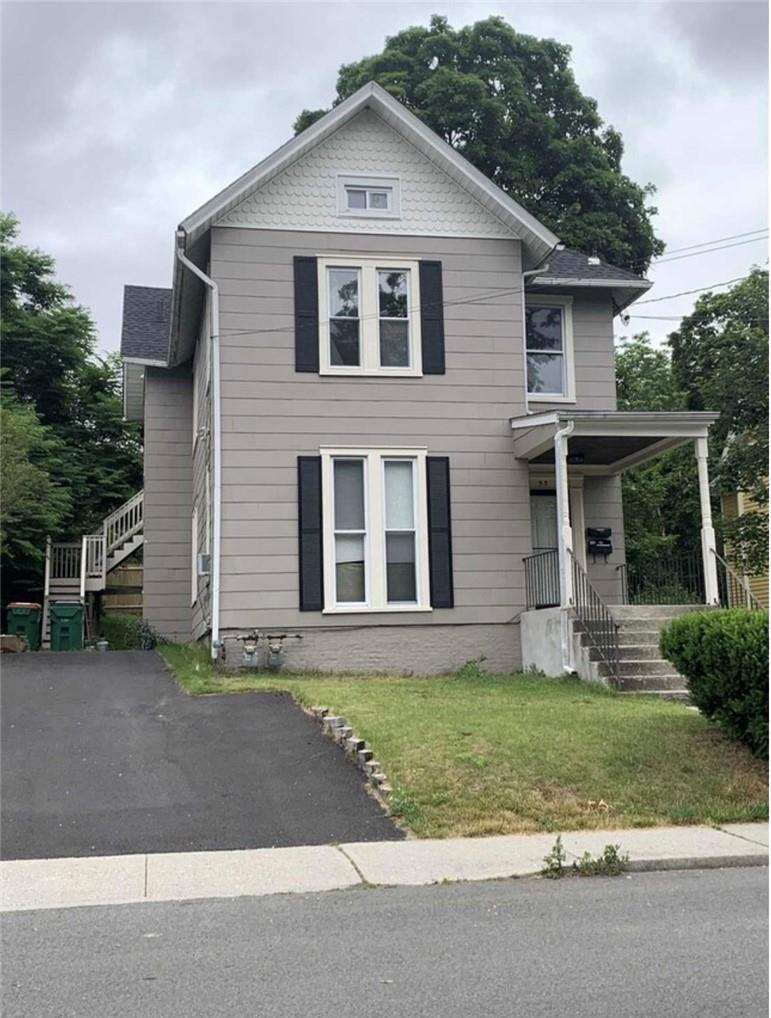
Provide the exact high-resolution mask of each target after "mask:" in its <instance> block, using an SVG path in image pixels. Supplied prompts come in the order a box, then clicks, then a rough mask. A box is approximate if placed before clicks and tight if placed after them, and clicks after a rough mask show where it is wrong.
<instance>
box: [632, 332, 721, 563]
mask: <svg viewBox="0 0 771 1018" xmlns="http://www.w3.org/2000/svg"><path fill="white" fill-rule="evenodd" d="M616 390H617V393H618V406H619V410H683V409H685V393H684V392H683V391H682V390H681V389H680V388H679V386H678V384H677V380H676V378H675V374H674V372H673V369H672V362H671V359H670V356H669V351H668V350H667V349H661V348H655V347H653V346H652V345H651V341H650V337H649V336H648V334H647V333H646V332H643V333H640V334H639V335H637V336H633V337H632V338H631V339H628V340H624V341H623V342H622V343H621V345H620V346H619V347H618V348H617V350H616ZM623 498H624V528H625V540H626V555H627V561H628V562H629V563H630V565H631V566H632V567H633V568H635V569H637V570H638V572H640V571H644V570H645V568H646V566H647V565H649V564H650V563H651V562H653V561H655V560H657V559H660V558H661V557H662V556H664V555H667V554H670V553H672V552H688V551H696V550H697V549H698V548H699V546H700V545H699V541H700V537H699V534H700V526H701V525H700V507H699V488H698V481H697V475H696V460H695V457H694V455H693V450H692V449H691V448H684V449H674V450H672V451H671V452H667V453H663V454H662V455H661V456H657V457H656V459H654V460H651V461H650V462H649V463H645V464H643V465H642V466H639V467H637V468H635V469H633V470H628V471H626V473H625V474H624V477H623Z"/></svg>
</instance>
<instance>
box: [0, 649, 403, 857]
mask: <svg viewBox="0 0 771 1018" xmlns="http://www.w3.org/2000/svg"><path fill="white" fill-rule="evenodd" d="M2 705H3V711H2V726H3V727H2V829H1V834H2V857H3V858H4V859H44V858H55V857H57V858H63V857H76V856H111V855H113V856H114V855H123V854H132V853H145V852H152V853H166V852H198V851H212V850H226V849H247V848H266V847H272V846H296V845H324V844H328V843H330V842H336V841H360V840H361V841H369V840H378V841H381V840H388V839H394V838H400V837H401V834H400V832H399V831H398V830H397V828H396V827H395V826H394V824H393V823H392V822H391V820H389V819H388V817H387V816H385V814H384V813H383V811H382V810H381V808H380V806H379V805H378V804H377V803H376V802H375V800H374V799H373V798H372V797H371V796H370V795H368V794H367V791H366V788H365V782H364V777H363V775H362V774H361V772H360V771H358V770H357V769H356V768H355V767H352V766H351V765H350V763H349V762H348V761H347V760H346V759H345V757H344V756H343V754H342V753H341V752H340V750H339V748H338V747H337V746H335V745H334V744H333V743H331V742H330V741H329V740H328V739H326V738H324V736H323V735H322V734H321V728H320V726H319V725H318V724H317V723H316V722H315V721H314V720H313V719H312V718H310V717H308V716H307V715H306V714H305V713H304V712H303V711H301V710H300V709H299V707H297V706H296V705H295V704H294V703H293V701H292V699H291V697H290V696H289V695H288V694H283V693H243V694H240V695H239V696H227V695H223V696H199V697H191V696H187V695H186V694H185V693H183V692H182V691H181V690H180V689H179V688H178V687H177V686H176V684H175V683H174V681H173V680H172V678H171V676H170V675H169V673H168V672H167V670H166V668H165V667H164V665H163V662H162V661H161V659H160V657H158V655H157V654H155V653H152V652H147V651H146V652H142V651H136V652H125V653H120V652H114V653H109V654H96V653H86V652H83V653H68V654H43V653H40V654H19V655H17V656H13V655H5V656H4V658H3V669H2Z"/></svg>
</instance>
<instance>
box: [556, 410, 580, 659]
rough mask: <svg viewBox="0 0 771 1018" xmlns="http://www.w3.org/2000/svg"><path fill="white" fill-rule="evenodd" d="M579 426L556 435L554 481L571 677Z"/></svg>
mask: <svg viewBox="0 0 771 1018" xmlns="http://www.w3.org/2000/svg"><path fill="white" fill-rule="evenodd" d="M574 427H575V423H574V422H573V421H568V423H567V424H566V425H565V427H564V428H560V429H559V430H558V431H556V432H555V434H554V477H555V481H556V488H557V557H558V560H559V574H560V576H559V579H560V631H561V643H562V669H563V671H564V672H566V673H567V674H569V675H574V674H575V667H574V665H573V655H572V652H571V644H570V624H569V621H568V611H569V609H570V602H571V600H572V596H573V594H572V587H573V584H572V580H573V573H572V562H571V559H570V555H569V554H568V548H569V549H570V551H572V550H573V547H572V545H573V541H572V534H571V531H570V501H569V500H570V492H569V489H568V475H567V441H568V438H569V436H570V435H571V434H572V432H573V428H574Z"/></svg>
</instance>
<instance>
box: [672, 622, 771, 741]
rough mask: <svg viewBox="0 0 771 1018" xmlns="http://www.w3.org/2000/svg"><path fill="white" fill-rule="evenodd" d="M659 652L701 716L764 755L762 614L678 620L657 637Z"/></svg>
mask: <svg viewBox="0 0 771 1018" xmlns="http://www.w3.org/2000/svg"><path fill="white" fill-rule="evenodd" d="M661 653H662V654H663V655H664V657H665V658H667V660H669V661H671V662H672V664H673V665H674V666H675V668H677V670H678V671H679V672H680V673H681V675H684V676H685V678H686V680H687V682H688V690H689V692H690V694H691V700H692V701H693V703H694V705H695V706H696V707H698V708H699V710H700V711H701V713H702V714H704V716H705V717H708V718H710V719H711V720H714V721H716V722H717V723H718V724H719V725H720V727H721V728H722V729H723V731H725V732H726V734H727V735H730V736H731V738H734V739H738V740H739V741H740V742H744V743H746V744H747V745H748V746H749V747H750V748H751V749H752V751H753V753H756V754H757V755H761V754H765V753H767V752H768V612H758V611H748V610H747V609H745V608H731V609H728V610H725V611H722V610H721V611H704V612H692V613H688V614H686V615H680V616H678V617H677V618H675V619H673V620H672V622H670V623H669V625H668V626H666V628H665V629H664V631H663V633H662V634H661Z"/></svg>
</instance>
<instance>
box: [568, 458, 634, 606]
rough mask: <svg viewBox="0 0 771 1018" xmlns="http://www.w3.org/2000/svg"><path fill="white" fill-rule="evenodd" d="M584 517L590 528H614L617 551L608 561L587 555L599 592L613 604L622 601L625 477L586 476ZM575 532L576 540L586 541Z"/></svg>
mask: <svg viewBox="0 0 771 1018" xmlns="http://www.w3.org/2000/svg"><path fill="white" fill-rule="evenodd" d="M584 518H585V522H586V526H587V527H610V528H611V530H612V531H613V537H612V540H613V554H612V555H610V556H609V557H608V559H607V560H604V559H602V558H598V559H597V561H596V562H592V557H591V555H588V554H587V562H586V569H587V573H588V575H589V579H590V580H591V582H592V584H593V585H594V587H595V589H596V590H597V593H598V594H599V595H600V597H601V598H603V599H604V600H605V601H607V602H609V603H610V604H619V603H620V601H621V573H620V571H619V569H618V566H619V565H620V564H621V563H622V562H625V561H626V552H625V548H624V512H623V506H622V501H621V477H620V476H619V475H615V476H613V477H591V476H589V477H586V478H585V479H584ZM585 539H586V538H585V535H579V534H576V535H574V538H573V540H574V542H576V543H577V542H578V541H579V540H585Z"/></svg>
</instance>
